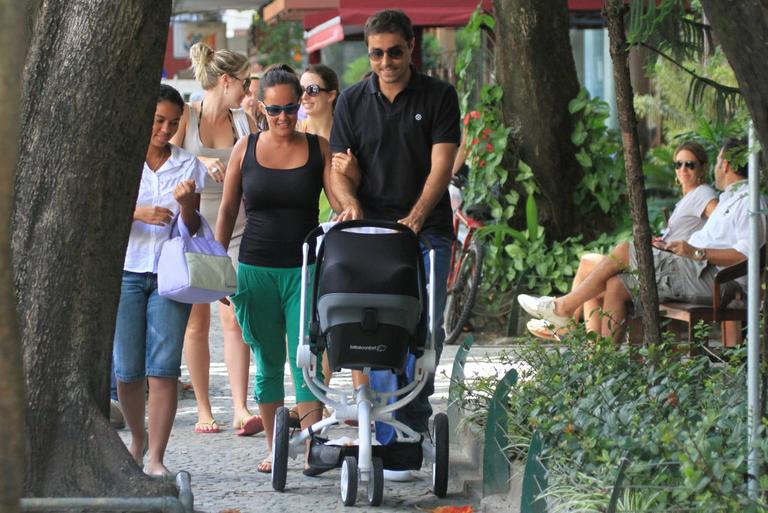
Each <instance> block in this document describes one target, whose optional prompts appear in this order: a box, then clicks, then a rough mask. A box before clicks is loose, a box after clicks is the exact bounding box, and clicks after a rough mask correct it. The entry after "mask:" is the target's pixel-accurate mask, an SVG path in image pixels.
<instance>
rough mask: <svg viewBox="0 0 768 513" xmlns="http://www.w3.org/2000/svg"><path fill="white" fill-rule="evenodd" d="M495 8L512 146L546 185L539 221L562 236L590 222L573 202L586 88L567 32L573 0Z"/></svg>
mask: <svg viewBox="0 0 768 513" xmlns="http://www.w3.org/2000/svg"><path fill="white" fill-rule="evenodd" d="M493 8H494V11H495V18H496V29H495V31H494V32H495V34H496V81H497V83H498V84H500V85H501V86H502V89H503V90H504V97H503V100H502V110H503V114H504V122H505V124H506V125H507V126H511V127H512V135H511V137H512V139H513V141H514V143H513V144H512V145H510V146H512V147H513V150H512V151H515V150H516V151H517V156H519V158H520V159H522V160H523V161H524V162H525V163H527V164H528V165H530V166H531V168H532V169H533V174H534V177H535V179H536V183H537V185H538V187H539V191H540V193H541V195H540V197H539V198H537V200H538V201H537V203H538V208H539V214H540V223H541V224H542V225H544V226H545V227H546V228H547V234H548V235H549V236H550V237H552V238H554V239H562V238H564V237H566V236H568V235H573V234H574V233H577V232H579V230H581V229H583V224H584V223H583V221H584V220H583V219H578V216H576V215H575V206H574V204H573V191H574V190H575V189H576V186H577V184H578V183H579V181H580V180H581V178H582V177H583V176H584V172H583V171H582V169H581V166H580V165H579V163H578V161H577V160H576V157H575V148H574V146H573V145H572V144H571V133H572V132H573V123H572V122H571V115H570V113H569V112H568V102H569V101H571V100H572V99H573V98H575V97H576V95H577V94H578V93H579V81H578V77H577V76H576V65H575V64H574V61H573V53H572V50H571V42H570V39H569V36H568V29H569V18H568V3H567V1H566V0H548V1H546V2H542V1H541V0H494V2H493ZM505 160H506V161H509V160H514V159H511V158H507V159H505ZM510 168H511V166H510ZM523 222H524V221H523Z"/></svg>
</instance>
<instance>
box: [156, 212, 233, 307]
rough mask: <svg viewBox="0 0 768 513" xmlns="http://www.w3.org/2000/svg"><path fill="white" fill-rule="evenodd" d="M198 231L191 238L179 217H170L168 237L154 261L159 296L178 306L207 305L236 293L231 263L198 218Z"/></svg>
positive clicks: (206, 226) (205, 225) (208, 229)
mask: <svg viewBox="0 0 768 513" xmlns="http://www.w3.org/2000/svg"><path fill="white" fill-rule="evenodd" d="M198 215H200V214H199V213H198ZM200 228H201V229H200V230H198V234H197V236H195V237H192V236H191V235H190V233H189V229H188V228H187V226H186V225H185V224H184V220H183V219H182V218H181V216H180V215H178V214H177V215H176V217H175V218H174V220H173V227H172V228H171V238H170V239H168V240H167V241H165V243H164V244H163V247H162V248H161V249H160V258H159V260H158V262H157V291H158V294H160V295H161V296H165V297H167V298H169V299H173V300H174V301H178V302H180V303H190V304H196V303H211V302H213V301H216V300H218V299H221V298H223V297H225V296H229V295H230V294H234V293H235V291H236V290H237V275H236V274H235V269H234V268H233V267H232V260H231V259H230V258H229V255H227V252H226V250H225V249H224V246H222V245H221V244H220V243H219V242H217V241H216V239H214V238H213V232H212V231H211V227H210V226H209V225H208V222H207V221H206V220H205V218H204V217H203V216H202V215H200ZM200 232H202V235H201V233H200Z"/></svg>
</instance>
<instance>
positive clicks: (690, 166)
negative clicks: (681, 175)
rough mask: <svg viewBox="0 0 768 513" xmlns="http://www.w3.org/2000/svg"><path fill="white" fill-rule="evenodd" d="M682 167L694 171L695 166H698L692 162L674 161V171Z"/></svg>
mask: <svg viewBox="0 0 768 513" xmlns="http://www.w3.org/2000/svg"><path fill="white" fill-rule="evenodd" d="M683 166H685V167H686V168H687V169H696V166H698V163H697V162H694V161H693V160H676V161H675V169H680V168H681V167H683Z"/></svg>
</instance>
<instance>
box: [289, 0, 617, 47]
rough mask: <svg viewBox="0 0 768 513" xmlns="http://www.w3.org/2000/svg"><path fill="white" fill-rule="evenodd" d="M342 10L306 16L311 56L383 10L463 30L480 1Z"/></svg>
mask: <svg viewBox="0 0 768 513" xmlns="http://www.w3.org/2000/svg"><path fill="white" fill-rule="evenodd" d="M338 3H339V7H338V8H335V9H325V10H322V11H319V12H313V13H307V14H306V15H305V16H304V28H305V30H307V33H306V41H307V43H306V44H307V52H310V53H311V52H314V51H316V50H320V49H321V48H325V47H326V46H328V45H330V44H332V43H337V42H339V41H343V40H344V27H349V26H358V27H360V26H362V25H365V21H366V20H367V19H368V18H369V17H370V16H371V15H373V14H375V13H377V12H379V11H381V10H383V9H401V10H402V11H403V12H405V14H407V15H408V17H409V18H411V22H412V23H413V25H414V26H415V27H463V26H464V25H466V24H467V22H468V21H469V17H470V16H471V15H472V13H473V12H474V10H475V7H477V4H478V1H477V0H441V1H439V2H430V1H418V0H411V1H410V2H393V1H392V0H389V1H387V0H338ZM482 6H483V9H484V10H485V11H487V12H491V10H492V9H493V5H492V2H491V0H482ZM602 8H603V0H568V9H569V10H570V11H599V10H601V9H602ZM358 30H359V29H358Z"/></svg>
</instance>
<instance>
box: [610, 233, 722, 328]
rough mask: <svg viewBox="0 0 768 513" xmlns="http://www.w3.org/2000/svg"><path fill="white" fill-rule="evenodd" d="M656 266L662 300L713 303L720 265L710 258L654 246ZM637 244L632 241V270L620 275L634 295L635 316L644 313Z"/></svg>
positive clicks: (657, 284)
mask: <svg viewBox="0 0 768 513" xmlns="http://www.w3.org/2000/svg"><path fill="white" fill-rule="evenodd" d="M652 251H653V268H654V271H655V272H656V288H657V290H658V293H659V302H661V303H663V302H665V301H677V302H683V303H696V304H702V305H710V304H712V286H713V285H714V283H715V274H717V267H715V266H714V265H711V264H710V263H709V262H706V261H698V260H693V259H690V258H685V257H681V256H678V255H675V254H674V253H671V252H669V251H662V250H660V249H657V248H652ZM637 269H638V265H637V252H636V251H635V245H634V244H633V243H631V242H630V243H629V270H628V271H627V272H623V273H620V274H619V277H620V278H621V281H622V282H624V286H625V287H626V289H627V292H629V295H630V296H632V304H633V305H634V308H635V312H634V315H635V316H637V315H639V312H640V307H641V304H640V280H639V274H638V270H637Z"/></svg>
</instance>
